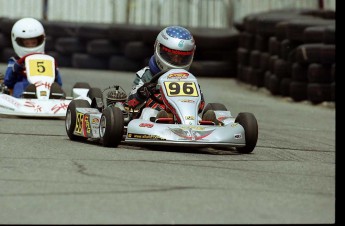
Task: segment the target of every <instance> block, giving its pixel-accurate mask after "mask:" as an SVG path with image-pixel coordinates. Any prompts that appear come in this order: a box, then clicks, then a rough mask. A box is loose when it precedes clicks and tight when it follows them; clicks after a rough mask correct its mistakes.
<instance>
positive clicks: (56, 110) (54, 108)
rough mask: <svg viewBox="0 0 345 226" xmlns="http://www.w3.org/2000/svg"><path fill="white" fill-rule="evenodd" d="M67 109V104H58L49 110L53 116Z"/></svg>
mask: <svg viewBox="0 0 345 226" xmlns="http://www.w3.org/2000/svg"><path fill="white" fill-rule="evenodd" d="M67 107H68V104H66V103H60V104H56V105H54V106H53V107H52V109H50V110H51V111H53V112H54V114H56V113H57V112H59V111H60V110H61V109H62V110H66V109H67Z"/></svg>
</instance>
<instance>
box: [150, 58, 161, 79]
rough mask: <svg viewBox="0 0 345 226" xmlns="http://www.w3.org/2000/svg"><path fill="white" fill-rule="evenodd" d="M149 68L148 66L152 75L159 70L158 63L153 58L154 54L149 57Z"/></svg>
mask: <svg viewBox="0 0 345 226" xmlns="http://www.w3.org/2000/svg"><path fill="white" fill-rule="evenodd" d="M149 68H150V71H151V73H152V74H153V75H155V74H157V73H158V72H160V71H161V69H160V68H159V67H158V65H157V64H156V60H155V56H154V55H153V56H152V57H151V58H150V61H149Z"/></svg>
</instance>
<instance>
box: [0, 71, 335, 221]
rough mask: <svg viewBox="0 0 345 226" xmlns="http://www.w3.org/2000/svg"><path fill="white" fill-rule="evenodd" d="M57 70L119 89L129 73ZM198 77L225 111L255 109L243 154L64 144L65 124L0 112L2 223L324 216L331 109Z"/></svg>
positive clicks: (68, 82) (329, 213)
mask: <svg viewBox="0 0 345 226" xmlns="http://www.w3.org/2000/svg"><path fill="white" fill-rule="evenodd" d="M5 67H6V65H4V64H1V65H0V71H1V72H3V73H4V70H5ZM61 73H62V78H63V82H64V89H65V91H67V93H69V92H70V90H71V88H72V86H73V84H74V83H75V82H81V81H83V82H89V83H90V84H91V86H94V87H99V88H101V89H103V88H105V87H107V86H109V85H113V84H119V85H121V86H123V88H124V89H125V90H128V91H129V90H130V88H131V82H132V80H133V78H134V73H129V72H115V71H97V70H77V69H70V68H61ZM196 76H197V75H196ZM199 83H200V85H201V88H202V90H203V92H204V95H205V99H206V102H220V103H223V104H225V106H227V108H228V109H229V110H231V112H232V114H233V115H237V114H238V113H239V112H245V111H247V112H252V113H254V115H255V116H256V118H257V120H258V124H259V139H258V143H257V147H256V149H255V150H254V152H253V153H252V154H247V155H243V154H238V153H237V152H236V151H234V150H231V149H228V150H215V149H188V148H184V149H181V148H180V149H174V148H167V147H158V148H151V149H149V148H144V147H138V146H129V145H124V144H121V145H120V146H119V147H118V148H116V149H115V148H105V147H102V146H100V145H98V144H94V143H92V142H86V143H80V142H73V141H70V140H69V139H68V137H67V134H66V132H65V127H64V120H51V119H25V118H16V117H6V116H0V141H1V142H0V222H1V224H183V223H185V224H265V223H269V224H271V223H283V224H285V223H308V224H309V223H316V224H321V223H334V222H335V107H334V106H332V105H325V104H322V105H318V106H313V105H311V104H310V103H308V102H299V103H296V102H293V101H291V100H290V99H284V98H281V97H277V96H271V95H270V94H269V93H268V92H266V90H255V89H253V88H251V87H249V86H247V85H244V84H241V83H238V82H237V81H236V80H235V79H216V78H214V79H212V78H200V79H199Z"/></svg>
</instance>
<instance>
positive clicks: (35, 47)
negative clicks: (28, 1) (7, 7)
mask: <svg viewBox="0 0 345 226" xmlns="http://www.w3.org/2000/svg"><path fill="white" fill-rule="evenodd" d="M11 40H12V45H13V48H14V51H15V53H16V54H17V56H15V57H11V58H10V59H9V60H8V65H7V70H6V72H5V79H4V84H5V85H6V86H7V88H8V89H9V90H11V92H12V95H13V96H14V97H17V98H19V97H21V94H22V93H23V92H24V90H25V89H26V87H27V86H28V85H29V84H30V83H29V81H28V80H27V78H26V72H25V66H24V61H23V60H20V59H24V58H23V57H25V56H26V55H28V54H32V53H44V47H45V40H46V39H45V32H44V28H43V26H42V24H41V23H40V22H39V21H38V20H36V19H34V18H23V19H20V20H18V21H17V22H16V23H15V24H14V25H13V27H12V31H11ZM55 68H56V71H55V75H56V76H55V82H57V83H58V84H59V85H60V86H62V80H61V75H60V72H59V70H58V68H57V66H56V67H55Z"/></svg>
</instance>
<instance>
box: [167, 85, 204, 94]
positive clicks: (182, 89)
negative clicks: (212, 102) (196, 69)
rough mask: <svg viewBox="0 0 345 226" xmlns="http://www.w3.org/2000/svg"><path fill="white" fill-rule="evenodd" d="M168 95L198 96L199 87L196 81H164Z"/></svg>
mask: <svg viewBox="0 0 345 226" xmlns="http://www.w3.org/2000/svg"><path fill="white" fill-rule="evenodd" d="M164 86H165V89H166V91H167V93H168V96H170V97H172V96H192V97H197V96H199V94H198V89H197V88H196V86H195V83H194V82H164Z"/></svg>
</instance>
